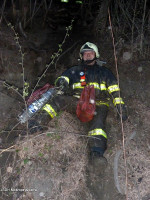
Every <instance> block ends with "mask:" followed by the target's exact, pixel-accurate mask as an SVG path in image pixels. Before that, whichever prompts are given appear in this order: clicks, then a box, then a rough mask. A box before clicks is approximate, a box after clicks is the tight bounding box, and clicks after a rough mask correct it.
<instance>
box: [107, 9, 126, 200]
mask: <svg viewBox="0 0 150 200" xmlns="http://www.w3.org/2000/svg"><path fill="white" fill-rule="evenodd" d="M108 15H109V24H110V27H111V35H112V41H113V48H114V58H115V66H116V73H117V81H118V86H119V73H118V63H117V56H116V49H115V40H114V35H113V30H112V23H111V17H110V11H109V8H108ZM119 97H120V92H119ZM120 107H121V106H120ZM120 111H121V113H120V121H121V130H122V145H123V154H124V162H125V169H126V200H127V199H128V188H127V186H128V172H127V159H126V150H125V133H124V127H123V121H122V109H120Z"/></svg>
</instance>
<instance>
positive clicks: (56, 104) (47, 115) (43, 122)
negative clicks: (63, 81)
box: [29, 95, 77, 132]
mask: <svg viewBox="0 0 150 200" xmlns="http://www.w3.org/2000/svg"><path fill="white" fill-rule="evenodd" d="M76 104H77V99H76V98H75V97H72V96H66V95H61V96H56V97H54V98H53V99H52V100H51V101H49V102H48V103H47V104H46V105H45V106H44V107H43V109H42V110H41V111H40V112H39V113H38V114H37V115H36V116H35V117H34V119H33V120H30V122H31V123H29V125H30V124H31V126H32V125H33V123H34V122H35V121H36V123H35V124H37V122H38V123H39V124H40V126H41V127H42V130H45V129H47V124H48V122H49V121H50V120H51V119H53V118H54V117H56V116H57V114H58V113H59V112H60V111H64V110H67V111H68V110H69V112H73V111H75V110H76V109H75V108H76ZM40 126H39V127H40ZM36 127H37V126H36ZM36 127H34V129H33V126H32V128H31V131H32V132H36V130H37V128H36ZM41 127H40V129H41ZM38 130H39V129H38Z"/></svg>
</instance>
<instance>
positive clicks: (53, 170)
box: [0, 26, 150, 200]
mask: <svg viewBox="0 0 150 200" xmlns="http://www.w3.org/2000/svg"><path fill="white" fill-rule="evenodd" d="M87 32H88V34H85V31H83V32H82V31H81V32H80V33H77V32H76V33H75V31H74V32H73V33H72V34H71V35H70V36H69V38H67V40H66V43H65V45H64V47H63V49H64V51H63V54H62V55H61V56H60V59H58V60H57V59H56V61H57V62H55V64H53V65H52V66H51V67H50V68H49V70H48V71H47V73H46V77H44V79H42V80H41V82H40V84H39V85H38V87H40V86H43V85H44V84H45V83H47V82H49V83H50V84H53V83H54V80H55V78H56V77H57V76H59V75H60V74H61V72H62V71H64V69H66V68H68V67H70V66H72V65H74V64H77V63H78V61H77V59H78V57H79V54H78V52H79V49H80V46H81V45H82V44H83V43H84V42H85V41H91V42H94V43H96V44H97V45H98V47H99V49H100V54H101V60H104V61H106V62H107V67H108V68H109V69H111V70H112V71H113V72H114V74H116V70H115V64H114V56H113V47H112V39H111V37H110V36H108V35H107V37H106V38H105V40H101V39H96V38H93V36H92V35H90V32H89V31H87ZM35 33H36V34H35ZM64 35H65V32H64V31H62V32H60V31H58V32H52V31H49V30H43V31H42V30H41V31H40V32H37V31H36V30H35V31H33V32H32V33H31V32H30V33H28V36H29V37H30V40H32V44H33V43H34V44H36V46H34V47H33V46H32V45H31V43H28V42H27V41H26V40H25V39H24V38H22V37H21V36H20V39H19V40H20V44H21V46H22V50H23V52H25V57H24V71H25V73H24V77H25V80H26V81H27V82H28V83H29V94H30V93H31V91H32V88H34V86H35V84H36V82H37V81H38V77H39V76H41V74H42V73H43V70H44V69H45V67H46V64H47V63H49V62H50V58H51V56H52V54H54V53H55V52H57V49H58V44H60V43H61V41H62V40H63V37H64ZM0 36H1V37H0V38H1V39H0V46H1V48H0V73H1V78H0V79H1V80H0V110H1V112H0V129H1V136H0V146H1V152H0V156H1V157H0V165H1V171H0V172H1V174H0V176H1V179H0V188H1V191H0V198H1V199H2V200H7V199H8V200H9V199H14V200H16V199H18V200H29V199H34V200H38V199H39V200H41V199H45V200H46V199H47V200H48V199H51V200H52V199H54V200H73V199H74V200H81V199H82V200H99V199H101V200H123V199H128V200H149V199H150V179H149V177H150V159H149V158H150V135H149V125H150V122H149V117H150V112H149V111H150V107H149V104H150V93H149V88H150V81H149V77H150V68H149V65H150V60H149V57H148V56H147V55H146V56H145V59H143V58H142V59H140V57H138V56H137V55H138V52H136V53H135V54H134V55H133V59H132V61H131V60H130V59H129V60H124V59H123V56H122V55H123V53H122V52H124V49H123V47H122V50H121V51H119V50H118V70H119V78H120V88H121V91H122V97H123V98H124V100H125V103H126V105H127V108H128V115H129V118H128V120H127V121H126V122H125V123H124V124H121V123H120V121H119V120H117V117H116V111H115V110H114V108H113V106H112V105H111V107H110V112H109V114H108V118H107V132H108V135H109V136H108V149H107V151H106V152H105V157H106V158H107V160H108V166H107V168H106V169H105V170H104V173H103V174H102V175H100V176H99V177H98V176H96V173H93V174H91V173H88V167H89V166H88V165H89V163H88V151H87V140H88V138H87V136H86V124H81V123H80V122H79V121H78V120H77V118H76V116H72V115H70V114H68V113H66V112H63V113H61V114H60V115H59V117H57V118H54V119H53V120H52V121H50V123H49V124H48V131H47V132H44V133H39V132H38V133H36V134H34V135H30V136H27V135H24V136H21V133H22V129H23V126H18V127H16V128H15V129H14V130H13V131H12V132H8V130H11V129H12V128H13V126H14V125H15V124H16V123H17V117H18V115H19V114H20V112H22V109H23V108H24V103H23V100H22V98H21V97H20V96H19V95H18V94H17V92H16V91H15V89H14V88H12V87H10V88H9V87H8V86H7V87H4V81H5V82H7V83H8V84H9V85H10V86H14V87H15V88H18V91H19V92H21V91H22V87H23V83H22V82H23V81H22V68H21V66H20V65H19V63H20V60H21V56H20V54H19V52H18V46H17V44H16V43H15V40H14V33H13V31H12V30H11V29H10V28H9V27H7V26H3V27H2V28H1V31H0ZM145 51H146V50H145ZM129 53H130V51H129ZM147 54H148V50H147ZM122 130H123V131H122ZM8 135H9V137H7V136H8ZM16 136H17V137H16ZM123 141H124V143H125V145H124V147H125V154H124V153H123V152H124V148H123ZM12 145H14V146H13V147H12V148H10V149H8V150H7V151H6V152H3V150H4V149H6V148H9V147H10V146H12ZM126 173H127V174H126ZM126 187H127V189H126ZM21 189H22V191H21Z"/></svg>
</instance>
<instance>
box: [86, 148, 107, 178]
mask: <svg viewBox="0 0 150 200" xmlns="http://www.w3.org/2000/svg"><path fill="white" fill-rule="evenodd" d="M89 161H90V163H89V170H90V171H91V172H93V173H94V174H95V175H97V176H99V175H102V174H103V173H104V171H105V169H106V167H107V159H106V158H105V157H104V156H103V155H102V154H100V153H99V152H91V155H90V160H89Z"/></svg>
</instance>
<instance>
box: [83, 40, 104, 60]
mask: <svg viewBox="0 0 150 200" xmlns="http://www.w3.org/2000/svg"><path fill="white" fill-rule="evenodd" d="M89 50H91V51H94V52H95V54H96V58H99V57H100V54H99V52H98V48H97V46H96V45H95V44H93V43H90V42H86V43H85V44H84V45H83V46H82V47H81V49H80V58H81V59H82V55H83V53H84V52H85V51H89Z"/></svg>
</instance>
